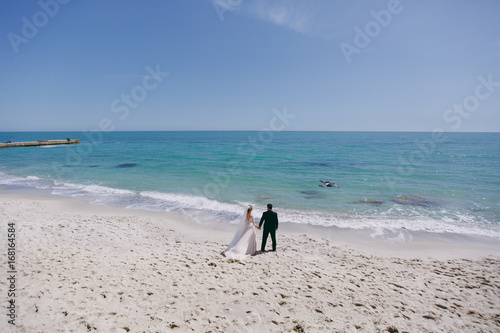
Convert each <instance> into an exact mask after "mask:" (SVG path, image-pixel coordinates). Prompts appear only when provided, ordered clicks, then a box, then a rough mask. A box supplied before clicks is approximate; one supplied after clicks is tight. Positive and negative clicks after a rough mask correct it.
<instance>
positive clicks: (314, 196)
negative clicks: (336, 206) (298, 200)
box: [300, 190, 326, 199]
mask: <svg viewBox="0 0 500 333" xmlns="http://www.w3.org/2000/svg"><path fill="white" fill-rule="evenodd" d="M300 193H301V194H304V198H306V199H319V198H324V197H326V195H324V194H322V193H319V192H318V191H310V190H308V191H300Z"/></svg>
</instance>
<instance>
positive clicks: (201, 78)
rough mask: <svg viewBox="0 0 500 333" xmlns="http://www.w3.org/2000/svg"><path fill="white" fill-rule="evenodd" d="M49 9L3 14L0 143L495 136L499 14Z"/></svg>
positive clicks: (441, 4)
mask: <svg viewBox="0 0 500 333" xmlns="http://www.w3.org/2000/svg"><path fill="white" fill-rule="evenodd" d="M59 1H60V2H62V3H60V2H58V1H57V0H41V1H19V0H2V1H1V2H0V26H1V31H0V38H1V39H0V40H1V42H0V73H1V75H0V116H1V117H0V131H38V130H40V131H51V130H61V131H66V130H72V131H81V130H92V129H95V128H98V127H99V124H100V122H101V121H102V120H103V119H104V122H105V123H106V124H105V126H114V127H113V128H114V129H115V130H259V129H262V128H264V127H267V126H269V124H270V121H271V119H272V118H273V116H274V114H273V111H272V110H273V109H275V108H276V109H279V110H282V109H283V108H284V107H286V109H287V112H288V113H291V114H294V115H295V118H294V119H292V120H291V121H290V123H289V124H288V125H287V127H286V129H287V130H332V131H339V130H340V131H342V130H361V131H364V130H369V131H386V130H389V131H391V130H392V131H432V130H434V129H436V128H441V129H443V130H444V131H500V20H499V17H500V1H497V0H480V1H472V0H470V1H465V0H463V1H458V0H440V1H435V0H419V1H415V0H414V1H410V0H401V1H395V0H389V1H386V0H384V1H364V2H363V3H359V2H354V3H353V2H351V1H340V0H314V1H311V0H289V1H280V0H276V1H272V0H216V1H215V2H214V1H212V0H182V1H180V0H179V1H174V0H171V1H163V0H145V1H129V0H115V1H95V0H93V1H92V0H91V1H80V0H71V1H68V0H64V1H63V0H59ZM66 2H67V3H66ZM389 15H390V16H389ZM360 31H361V33H360ZM148 67H149V68H150V69H151V70H150V71H152V72H154V71H156V70H157V68H158V69H159V73H153V74H151V73H149V72H148V70H147V68H148ZM167 72H168V75H165V74H164V73H167ZM480 77H482V78H483V80H480V79H479V78H480ZM488 81H489V82H490V83H488ZM485 82H486V83H485ZM146 88H147V89H146ZM127 96H128V100H127ZM124 98H125V99H124ZM454 105H458V106H457V107H456V108H454ZM460 108H461V109H460ZM467 110H469V111H467Z"/></svg>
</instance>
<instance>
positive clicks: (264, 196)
mask: <svg viewBox="0 0 500 333" xmlns="http://www.w3.org/2000/svg"><path fill="white" fill-rule="evenodd" d="M259 199H263V200H268V199H274V197H272V196H270V195H261V196H259Z"/></svg>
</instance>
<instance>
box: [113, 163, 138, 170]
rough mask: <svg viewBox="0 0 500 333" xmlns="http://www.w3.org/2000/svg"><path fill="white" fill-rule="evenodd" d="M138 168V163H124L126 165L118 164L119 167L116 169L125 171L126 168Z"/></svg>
mask: <svg viewBox="0 0 500 333" xmlns="http://www.w3.org/2000/svg"><path fill="white" fill-rule="evenodd" d="M136 166H138V164H137V163H124V164H118V165H117V166H115V168H118V169H124V168H133V167H136Z"/></svg>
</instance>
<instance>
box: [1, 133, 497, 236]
mask: <svg viewBox="0 0 500 333" xmlns="http://www.w3.org/2000/svg"><path fill="white" fill-rule="evenodd" d="M67 137H70V138H79V139H81V143H80V144H79V145H65V146H53V147H29V148H5V149H0V187H1V186H2V184H3V185H17V186H24V187H36V188H39V189H45V190H48V191H50V192H51V193H53V194H56V195H62V196H71V197H79V198H82V199H85V200H89V201H92V202H95V203H100V204H107V205H119V206H125V207H129V208H145V209H151V210H162V211H179V212H183V213H185V214H188V215H190V216H191V217H192V218H194V219H197V220H198V221H200V222H202V223H205V222H213V221H220V222H228V223H229V222H232V221H233V220H235V218H236V216H237V215H238V214H240V213H241V212H242V211H243V209H244V207H245V206H246V205H247V204H253V205H254V206H255V207H256V209H257V210H258V211H260V210H264V209H265V204H267V203H268V202H272V203H273V204H274V206H275V210H276V211H278V212H279V214H280V221H282V222H293V223H302V224H312V225H323V226H337V227H341V228H355V229H360V228H370V229H372V230H373V235H374V237H376V236H377V235H378V234H380V233H381V232H383V230H407V231H428V232H433V233H442V232H452V233H459V234H470V235H483V236H490V237H494V238H499V239H500V198H499V194H500V133H445V134H443V136H441V137H438V136H436V135H435V134H432V133H397V132H387V133H386V132H112V133H98V132H93V133H82V132H74V133H63V132H54V133H48V132H44V133H34V132H29V133H0V142H5V141H7V140H11V141H13V142H15V141H30V140H42V139H65V138H67ZM320 179H321V180H329V181H332V182H335V183H337V184H338V185H339V186H340V188H322V187H319V186H318V185H319V184H320V182H319V180H320ZM398 197H399V198H398ZM370 200H376V203H375V202H374V201H370ZM381 230H382V231H381Z"/></svg>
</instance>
